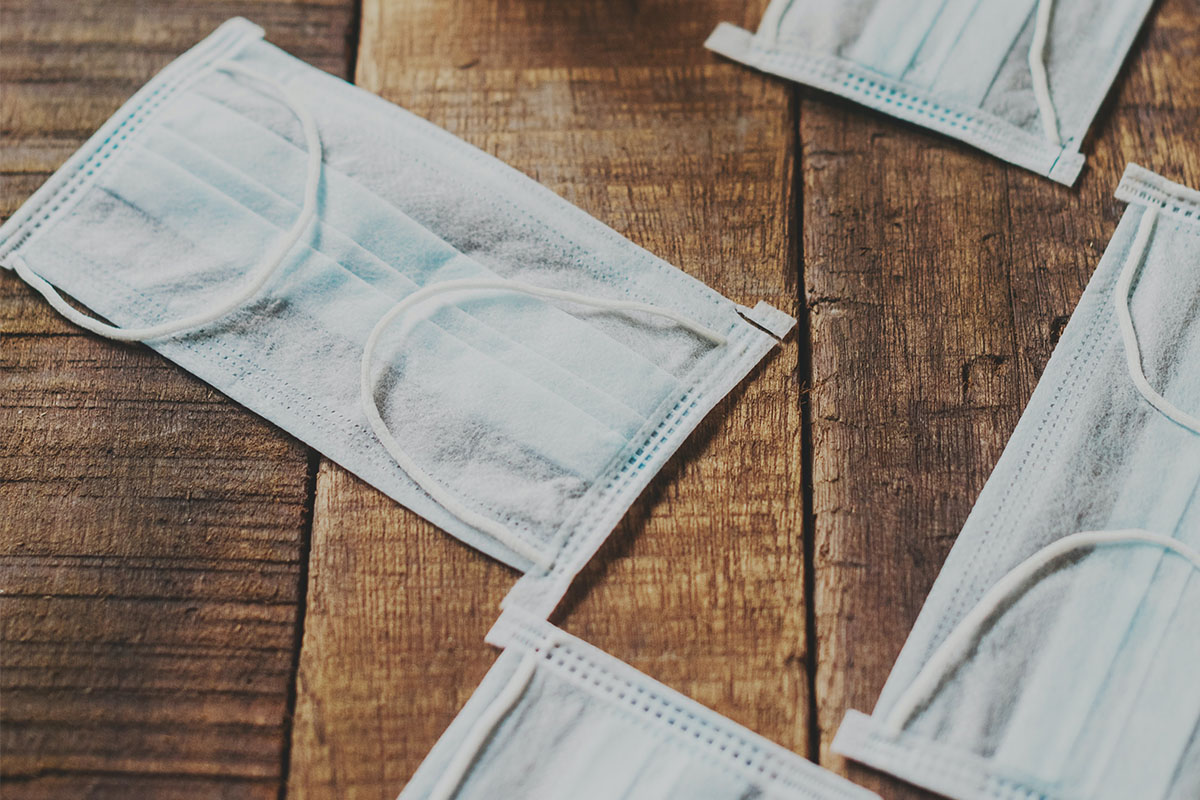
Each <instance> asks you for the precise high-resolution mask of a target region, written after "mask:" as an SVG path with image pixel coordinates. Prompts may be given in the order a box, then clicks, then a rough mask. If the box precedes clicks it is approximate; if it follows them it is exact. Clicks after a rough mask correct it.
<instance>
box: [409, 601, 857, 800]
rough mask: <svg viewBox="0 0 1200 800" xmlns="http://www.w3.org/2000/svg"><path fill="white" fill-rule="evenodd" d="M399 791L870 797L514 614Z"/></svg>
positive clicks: (498, 629) (699, 799)
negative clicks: (485, 667)
mask: <svg viewBox="0 0 1200 800" xmlns="http://www.w3.org/2000/svg"><path fill="white" fill-rule="evenodd" d="M487 640H488V642H490V643H491V644H494V645H496V646H497V647H502V648H504V652H503V654H502V655H501V656H500V658H499V659H498V660H497V661H496V663H495V665H494V666H493V667H492V669H491V670H490V671H489V672H488V674H487V675H486V676H485V677H484V679H483V681H482V683H480V685H479V688H478V689H476V691H475V693H474V694H473V695H472V696H471V699H470V700H468V701H467V704H466V705H465V706H464V707H463V709H462V711H461V712H460V713H459V715H458V716H457V717H456V718H455V720H454V722H453V723H451V725H450V727H449V728H448V729H447V730H446V732H445V733H444V734H443V735H442V738H441V739H440V740H439V741H438V743H437V745H436V746H434V748H433V750H432V751H431V752H430V754H429V755H428V757H427V758H426V759H425V762H424V763H423V764H422V765H421V767H420V768H419V769H418V770H417V772H416V774H415V775H414V776H413V779H412V780H411V781H410V782H409V784H408V786H406V787H405V789H404V791H403V792H402V793H401V794H400V798H401V800H450V798H455V800H494V798H498V797H520V798H523V800H539V798H540V799H543V800H562V798H571V800H616V798H623V800H665V799H666V798H677V799H678V800H746V799H747V798H760V799H761V800H784V798H789V799H792V798H794V799H795V800H800V798H810V799H812V800H816V799H818V798H829V799H830V800H832V799H833V798H845V799H846V800H851V799H852V798H853V799H856V800H869V798H876V800H878V799H877V797H876V795H875V794H874V793H872V792H869V791H867V790H865V789H862V788H860V787H857V786H855V785H854V784H852V783H850V782H848V781H846V780H845V779H843V778H840V777H838V776H837V775H834V774H833V773H831V772H827V771H825V770H823V769H821V768H820V767H818V766H817V765H815V764H813V763H811V762H808V761H805V760H804V759H802V758H800V757H799V756H797V755H795V754H793V753H790V752H788V751H787V750H784V749H783V748H781V747H779V746H778V745H775V744H772V743H771V742H769V741H767V740H766V739H763V738H762V737H760V736H757V735H755V734H753V733H751V732H750V731H748V730H746V729H745V728H743V727H741V726H740V725H736V724H734V723H733V722H730V721H729V720H727V719H725V718H724V717H721V716H720V715H718V714H715V713H713V712H712V711H710V710H708V709H707V708H704V707H703V706H701V705H699V704H697V703H695V702H692V701H691V700H689V699H687V698H686V697H684V696H682V695H680V694H679V693H678V692H674V691H672V690H671V689H668V688H667V687H665V686H663V685H662V684H660V683H657V682H656V681H653V680H651V679H650V678H647V677H646V676H645V675H642V674H641V673H639V672H637V671H636V670H634V669H632V668H631V667H629V666H628V665H626V664H623V663H622V662H620V661H618V660H617V659H615V658H613V657H612V656H610V655H607V654H605V653H603V652H601V651H599V650H597V649H596V648H594V647H592V646H590V645H588V644H586V643H584V642H582V641H580V640H579V639H576V638H574V637H573V636H569V635H568V634H566V633H564V632H562V631H560V630H558V629H557V628H555V627H554V626H552V625H550V624H549V623H547V622H543V621H540V620H539V619H537V618H534V617H532V616H530V615H528V614H525V613H523V612H517V611H513V610H508V611H505V612H504V614H502V615H501V617H500V619H499V620H498V621H497V622H496V624H495V626H494V627H493V628H492V630H491V632H490V633H489V634H488V637H487Z"/></svg>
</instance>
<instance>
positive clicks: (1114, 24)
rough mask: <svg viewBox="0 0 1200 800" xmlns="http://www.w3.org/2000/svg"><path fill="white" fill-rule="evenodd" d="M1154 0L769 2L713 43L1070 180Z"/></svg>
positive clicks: (769, 68) (760, 64)
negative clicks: (752, 25) (755, 24)
mask: <svg viewBox="0 0 1200 800" xmlns="http://www.w3.org/2000/svg"><path fill="white" fill-rule="evenodd" d="M1152 2H1153V0H842V1H841V2H829V0H773V2H772V3H771V4H770V6H769V7H768V8H767V12H766V14H765V15H764V16H763V19H762V22H761V23H760V25H759V28H758V32H757V33H755V34H751V33H750V32H748V31H745V30H742V29H741V28H737V27H735V26H733V25H728V24H722V25H721V26H719V27H718V28H717V29H716V30H715V31H714V32H713V34H712V36H711V37H710V38H709V40H708V41H707V42H706V43H705V46H706V47H708V48H709V49H710V50H714V51H716V52H718V53H721V54H722V55H724V56H727V57H729V58H732V59H735V60H737V61H740V62H742V63H744V64H748V65H750V66H752V67H755V68H757V69H761V70H763V71H765V72H770V73H773V74H775V75H780V76H782V77H785V78H789V79H791V80H794V81H799V82H801V83H805V84H808V85H809V86H813V87H816V88H818V89H822V90H824V91H827V92H833V93H834V94H839V95H841V96H843V97H846V98H849V99H851V100H854V101H856V102H859V103H862V104H863V105H865V106H869V107H871V108H874V109H877V110H879V111H884V112H886V113H888V114H892V115H893V116H896V117H899V118H900V119H904V120H907V121H909V122H913V123H916V124H918V125H923V126H925V127H927V128H932V129H933V130H935V131H939V132H941V133H944V134H947V135H949V136H953V137H954V138H956V139H961V140H962V141H964V142H966V143H968V144H970V145H973V146H975V147H978V148H980V149H981V150H986V151H987V152H989V153H991V154H992V155H995V156H998V157H1000V158H1002V159H1004V160H1005V161H1009V162H1011V163H1013V164H1016V165H1018V166H1021V167H1025V168H1026V169H1030V170H1033V171H1034V172H1037V173H1038V174H1040V175H1045V176H1048V177H1050V178H1052V179H1053V180H1056V181H1059V182H1060V183H1065V184H1067V185H1070V184H1072V183H1074V182H1075V178H1076V177H1077V176H1078V175H1079V170H1080V169H1081V168H1082V167H1083V156H1082V155H1080V153H1079V146H1080V143H1081V142H1082V141H1083V137H1084V135H1085V134H1086V133H1087V129H1088V126H1089V125H1091V122H1092V119H1093V118H1094V117H1095V116H1096V112H1097V110H1099V108H1100V104H1101V102H1103V100H1104V96H1105V94H1106V93H1107V92H1108V88H1109V86H1111V85H1112V82H1113V80H1114V79H1115V78H1116V75H1117V71H1118V70H1119V69H1120V67H1121V62H1122V61H1123V60H1124V59H1125V54H1126V53H1127V52H1128V50H1129V47H1130V45H1132V44H1133V39H1134V36H1135V35H1136V34H1137V31H1138V28H1139V27H1140V26H1141V24H1142V20H1143V18H1144V17H1145V15H1146V12H1147V11H1149V9H1150V5H1151V3H1152Z"/></svg>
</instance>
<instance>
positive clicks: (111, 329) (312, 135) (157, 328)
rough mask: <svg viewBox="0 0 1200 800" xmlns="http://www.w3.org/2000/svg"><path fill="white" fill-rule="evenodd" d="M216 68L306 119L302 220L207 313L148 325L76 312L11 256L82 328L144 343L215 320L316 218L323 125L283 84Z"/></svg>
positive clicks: (234, 66)
mask: <svg viewBox="0 0 1200 800" xmlns="http://www.w3.org/2000/svg"><path fill="white" fill-rule="evenodd" d="M215 68H216V69H217V70H220V71H224V72H230V73H240V74H242V75H245V76H246V77H248V78H251V79H253V80H256V81H258V82H260V83H263V84H266V85H267V86H269V87H271V88H272V89H274V90H275V91H276V92H277V93H278V94H279V97H280V99H281V100H282V101H283V102H284V104H285V105H287V106H289V107H290V108H291V110H292V113H293V114H295V115H296V118H297V119H298V120H300V124H301V126H303V128H304V139H305V143H306V145H307V147H308V166H307V175H306V176H305V182H304V205H303V206H302V207H301V209H300V215H299V216H298V217H296V221H295V223H293V224H292V227H291V228H289V229H288V230H287V232H286V233H284V235H283V236H281V237H280V238H279V241H277V242H276V243H275V246H274V247H273V248H272V249H271V250H270V252H269V253H268V254H267V256H266V258H264V259H263V261H262V262H261V263H260V264H259V265H258V266H257V267H255V268H254V269H253V270H251V271H250V273H249V276H248V278H249V279H248V280H247V281H246V284H245V285H244V286H242V288H240V289H239V290H237V291H236V292H235V293H233V294H232V295H230V296H228V297H226V298H225V299H224V300H221V301H219V302H218V303H216V304H215V305H213V306H211V307H210V308H208V309H207V310H205V311H201V312H199V313H196V314H193V315H192V316H189V317H184V318H183V319H180V320H175V321H173V322H163V323H159V324H158V325H150V326H148V327H145V328H118V327H116V326H113V325H107V324H105V323H103V322H100V321H98V320H96V319H93V318H92V317H89V316H87V315H86V314H82V313H80V312H79V311H76V310H75V309H74V308H72V307H71V306H70V305H69V304H68V303H67V301H66V300H64V299H63V298H62V295H60V294H59V293H58V290H57V289H55V288H54V287H53V286H52V285H51V284H50V283H49V282H48V281H46V279H44V278H43V277H42V276H40V275H38V274H37V273H36V272H34V271H33V270H32V269H31V268H30V267H29V264H28V263H26V261H25V259H24V258H22V257H21V256H19V255H13V256H11V258H10V262H11V263H12V265H13V267H14V268H15V269H16V271H17V274H18V275H20V276H21V278H22V279H23V280H24V281H25V282H26V283H28V284H29V285H30V286H32V287H33V288H34V289H36V290H37V291H38V292H39V293H40V294H41V295H42V297H44V298H46V301H47V302H48V303H50V305H51V306H52V307H53V308H54V310H55V311H57V312H58V313H60V314H62V315H63V316H64V317H66V318H67V319H69V320H70V321H71V322H74V323H75V324H76V325H78V326H79V327H81V328H84V329H85V330H89V331H91V332H92V333H95V334H98V335H100V336H106V337H108V338H109V339H116V340H117V341H121V342H142V341H146V340H149V339H161V338H162V337H164V336H170V335H172V334H175V333H179V332H180V331H183V330H188V329H190V328H196V327H199V326H201V325H205V324H207V323H209V322H212V321H213V320H215V319H217V318H219V317H222V316H224V315H225V314H228V313H229V312H230V311H232V310H234V309H235V308H237V307H239V306H241V305H243V304H244V303H245V302H246V301H247V300H249V299H250V298H251V297H253V296H254V295H255V294H257V293H258V290H259V289H261V288H262V287H263V285H264V284H265V283H266V282H267V281H268V280H270V278H271V276H272V275H274V274H275V271H276V270H277V269H278V268H279V265H280V264H282V263H283V259H284V257H285V256H286V255H287V254H288V251H290V250H291V249H292V247H293V246H294V245H295V244H296V242H297V241H298V240H299V239H300V236H301V235H302V234H303V233H304V231H305V229H307V228H308V226H309V224H310V223H311V222H312V220H313V218H314V217H315V216H316V213H317V188H318V186H319V185H320V181H321V137H320V135H319V134H318V133H317V123H316V121H315V120H314V119H313V117H312V114H311V113H309V111H308V108H307V107H306V106H305V105H304V103H303V102H302V101H301V100H300V99H299V98H298V97H297V96H296V95H294V94H293V93H292V92H291V91H289V90H288V89H287V87H285V86H284V85H283V84H281V83H279V82H278V81H276V80H274V79H273V78H270V77H268V76H266V75H263V74H261V73H259V72H256V71H254V70H252V69H249V68H247V67H244V66H242V65H241V64H238V63H235V62H233V61H224V62H220V63H218V64H216V65H215Z"/></svg>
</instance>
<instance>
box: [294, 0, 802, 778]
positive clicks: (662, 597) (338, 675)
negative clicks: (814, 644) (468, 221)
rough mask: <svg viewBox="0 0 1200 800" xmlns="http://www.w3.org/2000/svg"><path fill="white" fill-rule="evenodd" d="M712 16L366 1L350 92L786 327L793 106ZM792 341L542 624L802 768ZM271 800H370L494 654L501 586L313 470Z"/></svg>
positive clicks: (707, 8) (662, 479) (412, 756)
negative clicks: (450, 136) (411, 118)
mask: <svg viewBox="0 0 1200 800" xmlns="http://www.w3.org/2000/svg"><path fill="white" fill-rule="evenodd" d="M751 5H752V6H755V7H753V8H750V9H746V8H744V7H743V4H742V3H738V2H733V1H732V0H712V2H705V3H694V2H683V0H661V1H660V2H653V3H639V4H612V3H604V2H600V1H599V0H592V2H582V3H544V4H537V5H536V6H529V5H526V4H514V3H505V2H499V0H471V1H468V0H458V2H453V3H445V2H434V0H424V2H416V1H414V2H398V1H397V2H389V1H388V0H371V1H370V2H367V3H366V4H365V6H364V9H363V39H362V46H361V49H360V59H359V69H358V79H359V81H360V83H361V84H362V85H364V86H365V87H366V88H368V89H370V90H372V91H377V92H379V93H381V94H382V95H383V96H384V97H386V98H388V99H390V100H393V101H396V102H398V103H400V104H401V105H403V106H405V107H407V108H409V109H410V110H412V111H414V112H416V113H417V114H420V115H422V116H425V117H427V118H429V119H431V120H433V121H434V122H436V123H438V124H441V125H443V126H445V127H446V128H448V129H449V130H451V131H453V132H454V133H456V134H458V135H460V136H463V137H464V138H466V139H467V140H469V141H471V142H472V143H474V144H476V145H478V146H480V147H482V148H483V149H485V150H487V151H489V152H491V153H493V154H494V155H496V156H498V157H500V158H502V159H504V160H505V161H507V162H509V163H511V164H513V165H515V166H516V167H518V168H519V169H522V170H524V171H526V172H527V173H529V174H530V175H532V176H533V177H535V178H537V179H539V180H541V181H542V182H543V183H545V184H546V185H548V186H549V187H550V188H551V189H553V190H554V191H556V192H558V193H559V194H561V195H563V196H564V197H566V198H567V199H569V200H571V201H572V202H574V203H576V204H578V205H579V206H581V207H582V208H584V209H585V210H587V211H589V212H590V213H592V214H593V215H595V216H597V217H599V218H600V219H601V220H603V221H605V222H607V223H608V224H610V225H612V226H613V227H615V228H616V229H617V230H618V231H620V232H621V233H623V234H624V235H626V236H628V237H630V238H631V239H633V240H634V241H636V242H638V243H640V244H642V245H644V246H646V247H647V248H649V249H650V250H651V251H653V252H655V253H657V254H659V255H661V256H662V257H664V258H665V259H667V260H668V261H670V262H672V263H674V264H677V265H680V266H681V267H682V268H683V269H684V270H686V271H689V272H691V273H692V274H694V275H696V276H697V277H699V278H701V279H702V280H705V281H707V282H709V283H710V284H712V285H713V286H715V287H716V288H717V289H719V290H721V291H723V292H725V293H727V294H729V295H730V296H732V297H733V298H735V299H737V300H739V301H741V302H745V303H753V302H756V301H757V300H759V299H766V300H767V301H769V302H771V303H774V304H775V305H777V306H779V307H781V308H783V309H785V310H793V309H794V308H795V305H796V302H797V297H796V294H795V292H796V289H795V280H794V267H793V265H794V253H795V247H794V230H793V225H792V220H793V208H794V207H793V203H792V196H791V192H792V162H791V156H790V154H791V150H792V144H793V137H794V125H793V115H792V106H791V99H790V98H791V90H790V89H789V88H788V87H786V86H785V85H783V84H782V83H779V82H776V81H772V80H769V79H767V78H764V77H761V76H757V75H754V74H753V73H751V72H749V71H747V70H744V69H743V68H741V67H739V66H737V65H734V64H732V63H728V62H724V61H722V60H720V59H717V58H716V57H714V56H712V55H711V54H709V53H707V52H706V51H705V50H703V48H702V47H701V45H702V42H703V40H704V38H705V37H706V36H707V35H708V33H709V32H710V31H711V30H712V28H713V27H714V26H715V24H716V23H717V22H719V21H722V20H729V21H734V22H740V23H742V24H751V23H752V22H753V21H754V20H756V19H757V17H758V16H759V15H760V14H761V13H762V5H763V4H762V3H754V4H751ZM797 361H798V347H797V345H796V341H795V337H793V339H792V340H791V341H789V342H788V343H787V344H786V345H785V346H784V347H783V351H782V352H779V353H776V354H774V355H773V356H772V357H771V358H770V360H769V361H768V363H767V364H766V365H765V366H764V367H762V368H761V369H759V370H757V371H756V372H755V373H754V374H753V376H752V378H751V379H750V381H748V383H747V384H746V385H745V386H744V387H743V388H741V389H739V390H737V391H735V392H734V394H733V395H732V397H731V398H730V399H728V400H727V401H726V402H724V403H722V404H721V405H720V407H719V408H718V409H717V411H716V412H715V413H714V414H713V415H712V418H711V419H709V420H708V421H706V422H705V423H704V424H703V425H702V427H701V428H700V430H698V431H697V432H696V433H695V434H694V435H693V437H692V438H691V440H690V441H689V442H688V443H687V444H686V445H685V446H684V448H683V450H682V451H681V453H680V454H679V455H678V456H677V457H676V458H675V459H674V460H673V461H672V462H671V463H670V464H669V465H668V466H667V468H666V469H665V470H664V473H663V474H662V475H660V476H659V477H658V478H657V479H656V480H655V481H654V483H653V484H652V485H651V488H650V489H648V490H647V492H646V493H645V495H644V496H643V497H642V498H641V500H639V502H638V503H637V504H636V505H635V507H634V509H633V510H632V511H631V513H630V514H629V515H628V517H627V518H626V520H625V521H624V522H623V523H622V525H621V526H620V528H619V529H618V531H617V532H616V533H615V534H614V537H613V540H612V541H611V542H610V543H609V545H607V546H606V547H605V548H604V549H603V550H602V551H601V554H600V555H599V556H598V558H597V559H596V561H595V562H594V563H593V565H592V566H591V567H589V568H588V570H587V571H586V573H585V574H584V575H583V576H582V578H581V579H580V581H579V582H578V585H577V587H576V588H575V590H574V591H573V592H572V594H571V595H570V597H569V599H568V600H567V601H566V603H565V610H564V611H563V612H562V613H560V615H559V617H557V618H556V620H557V621H559V622H561V624H563V625H564V626H565V627H566V629H568V630H570V631H572V632H573V633H576V634H578V635H581V636H583V637H584V638H585V639H587V640H588V641H590V642H592V643H593V644H596V645H597V646H599V647H602V648H604V649H605V650H607V651H608V652H610V653H612V654H613V655H615V656H616V657H618V658H621V659H624V660H626V661H628V662H630V663H631V664H633V665H634V666H635V667H638V668H639V669H642V670H644V671H645V672H647V673H649V674H650V675H652V676H654V677H656V678H658V679H660V680H663V681H665V682H666V683H668V684H669V685H671V686H673V687H675V688H677V689H679V690H681V691H683V692H685V693H686V694H688V695H690V696H692V697H695V698H696V699H697V700H699V701H701V702H703V703H706V704H708V705H710V706H712V707H713V708H715V709H716V710H718V711H720V712H722V713H724V714H726V715H728V716H730V717H732V718H733V719H735V720H737V721H739V722H742V723H744V724H747V725H749V726H750V727H752V728H754V729H755V730H758V731H760V732H762V733H763V734H765V735H767V736H769V737H771V738H773V739H775V740H777V741H779V742H781V743H782V744H784V745H786V746H788V747H791V748H793V749H797V750H799V751H800V752H804V751H805V749H806V747H807V744H808V742H807V740H806V734H807V730H808V727H807V725H808V716H807V713H806V711H807V707H808V696H807V692H806V675H805V659H806V650H805V616H804V615H805V604H804V600H803V581H802V579H801V572H802V566H801V565H802V553H803V546H802V537H801V522H802V510H801V493H800V491H799V488H800V485H801V478H802V476H801V474H800V429H801V428H800V417H799V399H798V398H799V385H798V381H797V379H796V374H795V369H796V364H797ZM311 565H312V566H311V570H310V574H309V578H310V582H309V594H308V598H309V602H308V611H307V617H306V624H305V637H304V644H303V648H302V656H301V666H300V680H299V684H298V699H297V707H296V721H295V726H294V730H293V744H292V752H293V757H292V762H291V763H292V771H291V777H290V783H289V796H290V797H291V798H293V799H298V798H325V797H340V798H387V797H392V796H393V795H394V794H395V792H396V791H397V790H399V789H400V788H401V787H402V786H403V784H404V782H405V781H406V779H407V778H408V776H409V775H410V774H411V773H412V771H413V770H414V769H415V768H416V766H417V764H418V763H419V762H420V761H421V759H422V758H424V756H425V754H426V753H427V752H428V750H429V748H430V747H431V746H432V745H433V743H434V741H435V740H436V739H437V737H438V736H439V735H440V734H441V732H442V731H443V730H444V728H445V727H446V725H447V724H448V723H449V721H450V719H451V718H452V717H453V715H454V714H455V713H456V712H457V710H458V708H459V707H460V706H461V705H462V703H463V702H465V700H466V698H467V697H468V696H469V695H470V693H471V692H472V691H473V690H474V688H475V686H476V685H477V684H478V682H479V680H480V678H481V677H482V676H483V674H484V672H485V671H486V670H487V668H488V667H489V666H490V664H491V662H492V660H493V659H494V657H495V651H494V650H492V649H491V648H490V647H488V646H487V645H485V644H484V643H483V635H484V633H485V632H486V630H487V628H488V627H489V626H490V624H491V622H492V621H493V620H494V619H495V616H496V614H497V613H498V603H499V601H500V598H501V597H502V596H503V594H504V592H505V591H506V590H507V588H508V587H509V586H510V585H511V583H512V582H513V581H514V580H515V578H516V576H515V574H514V573H512V572H511V571H509V570H507V569H505V568H503V567H500V566H497V565H496V564H494V563H491V562H489V561H488V560H487V559H485V558H483V557H482V556H479V555H477V554H476V553H474V552H473V551H471V550H470V549H468V548H466V547H465V546H463V545H461V544H459V543H458V542H457V541H455V540H453V539H451V538H450V537H448V536H446V535H445V534H442V533H440V532H439V531H437V530H435V529H433V528H432V527H431V526H429V525H427V524H425V523H423V522H421V521H420V520H418V519H417V518H416V517H415V516H414V515H412V514H411V513H409V512H407V511H405V510H403V509H401V508H399V507H398V506H396V505H395V504H394V503H391V502H390V501H388V500H386V499H384V498H382V497H381V496H380V495H379V494H378V493H377V492H375V491H373V490H371V489H370V488H368V487H366V486H364V485H363V484H361V483H360V482H358V481H356V480H354V479H353V478H350V477H349V476H347V475H346V474H345V473H344V472H343V471H342V470H340V469H338V468H337V467H335V466H332V465H329V464H323V465H322V468H321V471H320V475H319V479H318V489H317V506H316V512H315V521H314V529H313V545H312V560H311Z"/></svg>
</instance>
